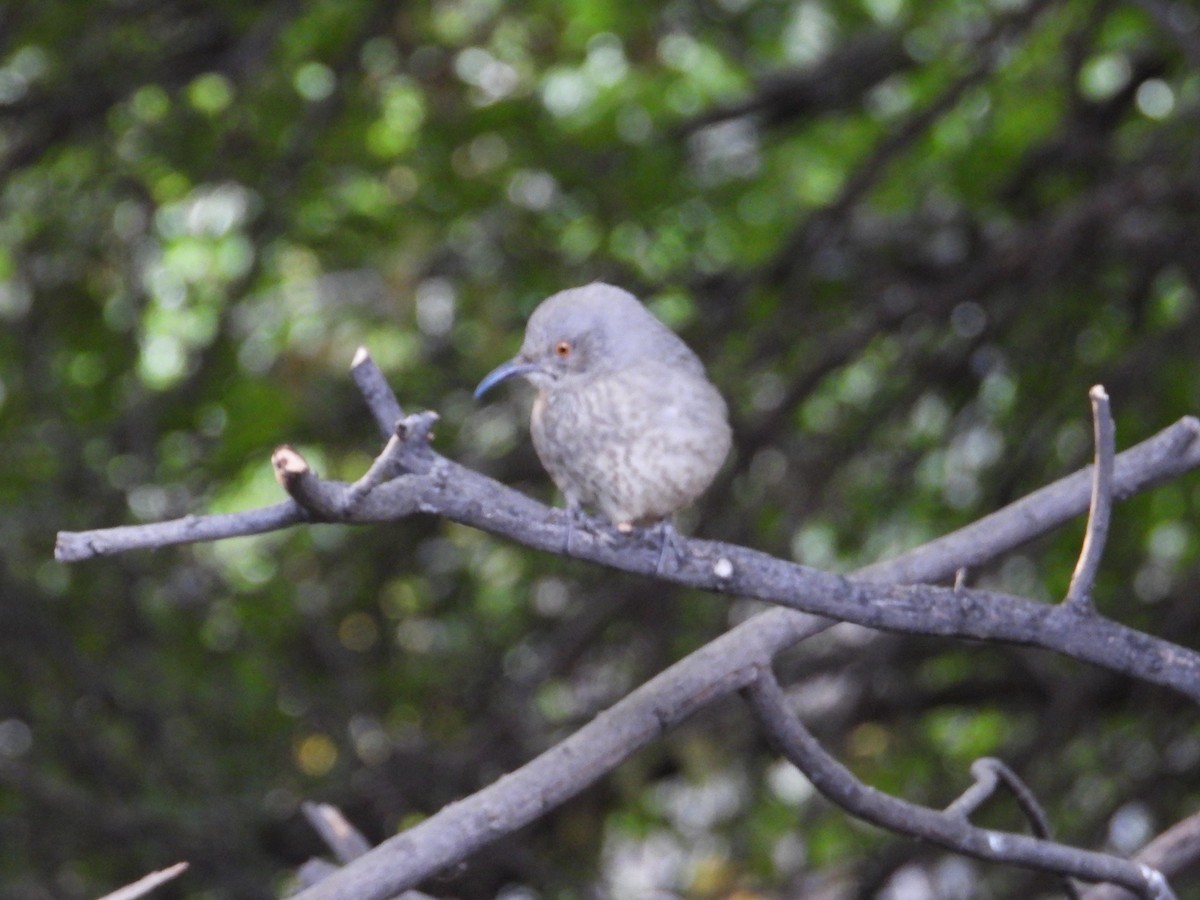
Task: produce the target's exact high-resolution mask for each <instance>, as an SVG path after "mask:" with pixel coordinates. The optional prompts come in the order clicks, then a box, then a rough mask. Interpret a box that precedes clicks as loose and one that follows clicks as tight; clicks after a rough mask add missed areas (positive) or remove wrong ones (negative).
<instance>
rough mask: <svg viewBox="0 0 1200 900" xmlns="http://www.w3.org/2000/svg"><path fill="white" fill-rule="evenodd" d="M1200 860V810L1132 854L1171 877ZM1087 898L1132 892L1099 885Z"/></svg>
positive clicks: (1119, 898) (1108, 899) (1107, 899)
mask: <svg viewBox="0 0 1200 900" xmlns="http://www.w3.org/2000/svg"><path fill="white" fill-rule="evenodd" d="M1198 860H1200V813H1195V814H1194V815H1191V816H1188V817H1187V818H1186V819H1182V820H1180V821H1178V822H1176V823H1175V824H1174V825H1172V826H1171V827H1170V828H1168V829H1167V830H1166V831H1164V832H1163V833H1162V834H1160V835H1158V837H1156V838H1155V839H1154V840H1152V841H1151V842H1150V843H1148V844H1147V845H1146V846H1145V847H1143V848H1142V849H1141V850H1139V851H1138V852H1137V853H1135V854H1134V856H1133V861H1134V862H1136V863H1140V864H1141V865H1144V866H1150V867H1152V868H1154V869H1157V870H1158V871H1160V872H1162V873H1163V875H1164V876H1166V877H1168V878H1170V877H1172V876H1174V875H1177V874H1180V873H1182V872H1184V871H1185V870H1187V869H1189V868H1191V867H1192V866H1194V865H1196V862H1197V861H1198ZM1083 896H1084V900H1128V898H1129V893H1128V892H1127V891H1125V890H1123V889H1121V888H1119V887H1115V886H1113V885H1109V884H1105V885H1097V886H1096V887H1093V888H1091V889H1090V890H1088V891H1087V892H1086V893H1085V894H1084V895H1083Z"/></svg>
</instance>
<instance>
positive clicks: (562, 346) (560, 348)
mask: <svg viewBox="0 0 1200 900" xmlns="http://www.w3.org/2000/svg"><path fill="white" fill-rule="evenodd" d="M554 353H555V354H556V355H557V356H570V355H571V345H570V343H569V342H567V341H559V342H558V343H557V344H555V345H554Z"/></svg>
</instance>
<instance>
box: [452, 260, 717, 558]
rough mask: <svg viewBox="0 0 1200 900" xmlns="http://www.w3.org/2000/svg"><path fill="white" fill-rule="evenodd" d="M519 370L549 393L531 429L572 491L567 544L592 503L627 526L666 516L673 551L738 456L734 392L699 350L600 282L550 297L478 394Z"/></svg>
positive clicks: (549, 466) (550, 467)
mask: <svg viewBox="0 0 1200 900" xmlns="http://www.w3.org/2000/svg"><path fill="white" fill-rule="evenodd" d="M514 375H522V376H524V377H525V378H526V379H527V380H528V381H529V382H530V383H532V384H533V386H534V387H536V388H537V391H538V393H537V397H536V399H535V400H534V403H533V416H532V419H531V421H530V431H531V433H532V435H533V446H534V448H535V449H536V450H537V454H538V457H539V458H540V459H541V461H542V465H543V466H545V467H546V471H547V472H549V473H550V477H551V478H552V479H554V483H555V484H556V485H558V488H559V490H561V491H562V493H563V495H564V497H566V501H567V510H568V513H569V516H570V519H569V524H568V531H567V549H568V551H569V550H570V540H571V528H572V526H573V524H574V518H575V516H576V515H577V514H578V511H579V508H580V506H581V505H583V506H590V507H593V508H595V509H598V510H599V511H600V512H601V513H603V514H604V515H605V516H606V517H607V518H608V519H609V520H610V521H611V522H612V523H613V525H615V526H616V527H617V529H618V530H619V531H622V532H629V531H632V530H633V527H634V526H635V525H645V524H650V523H654V522H662V523H663V529H664V544H663V549H664V550H665V547H666V544H667V542H668V541H669V539H670V537H669V532H668V531H667V530H666V529H667V528H668V527H669V522H668V521H667V520H668V519H669V517H670V516H671V515H672V514H673V513H675V512H677V511H678V510H680V509H682V508H683V507H685V506H687V505H689V504H690V503H692V502H693V501H694V500H696V498H698V497H699V496H700V495H701V494H702V493H704V491H705V490H706V489H707V488H708V486H709V485H710V484H711V483H712V480H713V478H714V477H715V476H716V474H717V470H718V469H720V468H721V464H722V463H723V462H724V461H725V457H726V456H728V455H729V447H730V442H731V433H730V429H729V421H728V412H727V410H726V407H725V401H724V399H722V397H721V395H720V393H718V392H717V389H716V388H715V387H713V385H712V383H711V382H710V381H709V380H708V378H707V376H706V375H705V373H704V365H703V363H701V362H700V360H699V358H698V357H697V356H696V354H695V353H693V352H692V351H691V349H689V348H688V346H687V345H686V344H685V343H684V342H683V341H682V340H680V339H679V337H678V336H677V335H676V334H675V333H674V332H672V331H671V330H670V329H669V328H667V327H666V326H665V325H663V324H662V323H661V322H660V321H658V319H656V318H655V317H654V316H653V315H652V314H651V313H650V312H649V311H647V309H646V308H645V307H644V306H642V304H641V303H640V302H639V301H638V299H637V298H636V297H634V296H633V295H632V294H630V293H629V292H628V291H624V290H621V289H620V288H618V287H613V286H612V285H609V284H602V283H599V282H597V283H594V284H589V285H586V286H584V287H578V288H571V289H570V290H565V291H561V292H560V293H557V294H555V295H553V296H552V297H549V298H547V299H546V300H544V301H542V303H541V304H540V305H539V306H538V308H537V309H535V310H534V311H533V315H531V316H530V317H529V322H528V324H527V325H526V327H525V341H524V343H523V344H522V345H521V352H520V353H518V354H517V355H516V356H515V357H514V358H513V359H510V360H509V361H508V362H505V363H502V364H501V365H499V366H497V367H496V368H495V369H494V370H492V372H490V373H489V374H488V375H487V377H485V378H484V379H483V381H481V382H480V383H479V387H477V388H476V389H475V397H476V398H479V397H481V396H482V395H483V394H484V393H486V392H487V391H488V390H490V389H491V388H492V387H494V386H495V385H497V384H499V383H500V382H502V381H504V380H506V379H508V378H511V377H513V376H514ZM659 562H660V566H661V562H662V559H661V557H660V560H659Z"/></svg>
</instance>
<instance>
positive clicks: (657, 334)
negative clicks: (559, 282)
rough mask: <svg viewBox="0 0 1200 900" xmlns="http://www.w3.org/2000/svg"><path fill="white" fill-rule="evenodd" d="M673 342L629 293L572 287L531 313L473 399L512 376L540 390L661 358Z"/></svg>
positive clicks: (673, 346)
mask: <svg viewBox="0 0 1200 900" xmlns="http://www.w3.org/2000/svg"><path fill="white" fill-rule="evenodd" d="M664 335H666V337H665V338H664ZM664 343H665V344H666V345H667V346H665V347H664ZM676 345H678V347H683V342H682V341H680V340H679V339H678V338H677V337H676V336H675V335H674V334H673V333H672V332H671V331H670V329H668V328H667V327H666V326H665V325H663V324H662V323H661V322H659V321H658V319H656V318H654V316H653V315H651V314H650V313H649V312H648V311H647V310H646V308H645V307H644V306H642V304H641V303H640V302H639V301H638V299H637V298H636V297H634V296H633V295H632V294H630V293H629V292H628V291H623V290H621V289H620V288H618V287H613V286H612V285H610V284H602V283H599V282H597V283H595V284H589V285H586V286H584V287H579V288H571V289H570V290H566V291H561V292H560V293H557V294H555V295H554V296H552V297H548V298H547V299H545V300H543V301H542V303H541V305H539V306H538V308H537V309H535V310H534V311H533V315H531V316H530V317H529V323H528V324H527V325H526V326H525V341H524V342H523V343H522V344H521V352H520V353H518V354H517V355H516V356H515V357H513V358H512V359H510V360H508V361H507V362H504V363H501V364H500V365H499V366H497V367H496V368H495V369H493V370H492V371H491V372H490V373H488V375H487V376H486V377H485V378H484V379H483V381H481V382H479V387H477V388H476V389H475V397H476V398H479V397H481V396H483V394H484V393H486V392H487V391H489V390H490V389H491V388H493V387H494V386H495V385H497V384H499V383H500V382H502V381H505V380H507V379H509V378H512V377H513V376H514V375H521V376H524V377H525V378H526V379H527V380H528V381H529V382H530V383H532V384H533V385H534V386H535V387H537V388H538V389H539V390H551V389H553V388H554V387H555V386H556V385H559V384H562V383H563V382H565V381H568V380H570V379H572V378H576V377H586V376H591V375H597V374H601V373H604V372H610V371H615V370H617V369H620V368H622V367H624V366H627V365H630V364H632V363H635V362H637V361H639V360H641V359H651V358H655V357H658V356H661V355H662V353H663V352H664V349H668V350H671V351H675V352H678V350H677V347H676ZM683 350H684V352H685V353H687V354H688V355H689V356H690V355H691V351H689V350H687V348H686V347H683Z"/></svg>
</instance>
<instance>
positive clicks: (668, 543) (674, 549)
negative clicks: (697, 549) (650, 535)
mask: <svg viewBox="0 0 1200 900" xmlns="http://www.w3.org/2000/svg"><path fill="white" fill-rule="evenodd" d="M654 527H655V530H656V531H657V532H658V536H659V545H658V562H657V563H655V565H654V574H655V575H662V573H663V569H664V566H663V564H664V563H665V562H666V560H667V551H668V550H670V551H671V554H672V555H673V556H674V557H675V565H676V566H679V565H680V564H681V563H682V562H683V560H684V553H683V548H682V547H681V546H680V545H679V542H678V540H677V538H679V532H678V531H676V530H675V526H674V525H673V524H671V520H670V519H663V520H661V521H660V522H659V523H658V524H657V525H656V526H654Z"/></svg>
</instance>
